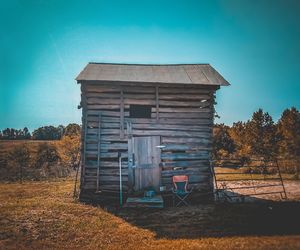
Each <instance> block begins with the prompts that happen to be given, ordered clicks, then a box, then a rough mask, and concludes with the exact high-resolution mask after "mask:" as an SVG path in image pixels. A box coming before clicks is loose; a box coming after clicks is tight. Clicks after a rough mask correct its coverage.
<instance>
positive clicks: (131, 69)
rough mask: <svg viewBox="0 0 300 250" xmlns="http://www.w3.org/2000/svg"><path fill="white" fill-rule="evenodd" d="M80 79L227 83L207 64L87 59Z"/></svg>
mask: <svg viewBox="0 0 300 250" xmlns="http://www.w3.org/2000/svg"><path fill="white" fill-rule="evenodd" d="M76 80H77V81H78V82H81V81H114V82H147V83H178V84H203V85H217V86H220V85H221V86H227V85H229V83H228V82H227V81H226V80H225V79H224V78H223V77H222V76H221V75H220V74H219V73H218V72H217V71H216V70H215V69H214V68H213V67H212V66H211V65H209V64H117V63H92V62H91V63H88V64H87V66H86V67H85V68H84V69H83V70H82V71H81V72H80V74H79V75H78V76H77V77H76Z"/></svg>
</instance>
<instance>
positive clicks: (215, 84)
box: [76, 79, 230, 87]
mask: <svg viewBox="0 0 300 250" xmlns="http://www.w3.org/2000/svg"><path fill="white" fill-rule="evenodd" d="M76 81H77V83H78V84H84V83H87V84H89V83H94V84H96V83H99V84H101V83H104V84H105V83H106V84H107V83H124V84H128V83H140V84H142V83H146V84H162V83H163V84H168V85H179V84H181V85H196V86H197V85H198V86H199V85H200V86H216V87H217V86H229V85H230V83H228V82H227V81H226V80H225V81H226V82H224V83H199V84H195V83H181V82H178V83H177V82H176V83H174V82H140V81H117V80H114V81H112V80H85V79H76Z"/></svg>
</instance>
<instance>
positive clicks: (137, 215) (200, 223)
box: [106, 198, 300, 239]
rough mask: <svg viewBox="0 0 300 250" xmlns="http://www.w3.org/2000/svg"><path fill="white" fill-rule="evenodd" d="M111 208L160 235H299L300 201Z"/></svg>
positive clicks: (115, 212)
mask: <svg viewBox="0 0 300 250" xmlns="http://www.w3.org/2000/svg"><path fill="white" fill-rule="evenodd" d="M106 208H107V210H108V211H110V212H111V213H113V214H114V215H115V216H118V217H120V218H122V219H124V220H125V221H127V222H128V223H130V224H132V225H134V226H137V227H139V228H143V229H148V230H151V231H153V232H155V233H156V236H157V238H170V239H183V238H184V239H188V238H189V239H193V238H203V237H223V236H246V235H247V236H263V235H264V236H271V235H300V202H288V201H282V202H280V201H277V202H270V201H267V200H263V199H257V198H255V199H252V202H245V203H206V204H198V205H193V206H190V207H178V208H174V207H167V208H164V209H150V208H148V209H145V208H143V209H142V208H134V209H133V208H122V209H113V208H112V207H106Z"/></svg>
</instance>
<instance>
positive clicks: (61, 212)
mask: <svg viewBox="0 0 300 250" xmlns="http://www.w3.org/2000/svg"><path fill="white" fill-rule="evenodd" d="M72 188H73V181H71V180H64V181H56V182H54V181H52V182H47V181H43V182H27V183H25V184H23V185H20V184H16V183H15V184H14V183H11V184H0V248H1V249H9V248H11V249H28V248H30V249H45V248H46V249H49V248H65V249H80V248H85V249H108V248H109V249H124V248H125V249H164V248H165V249H297V248H298V249H299V248H300V236H299V235H298V234H297V235H285V236H230V237H201V236H200V235H199V236H198V237H197V238H183V237H182V238H180V239H171V238H163V237H158V235H157V234H156V233H155V230H153V231H150V230H148V229H143V228H142V227H138V226H134V225H133V224H130V223H128V222H126V221H125V220H124V219H122V218H121V217H118V216H115V215H113V214H111V213H109V212H107V211H105V210H103V209H102V208H100V207H93V206H90V205H84V204H80V203H78V202H74V201H73V199H72ZM179 209H180V208H179ZM195 209H197V208H195ZM170 211H173V210H170ZM170 211H169V212H170Z"/></svg>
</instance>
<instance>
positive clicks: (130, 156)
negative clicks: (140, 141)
mask: <svg viewBox="0 0 300 250" xmlns="http://www.w3.org/2000/svg"><path fill="white" fill-rule="evenodd" d="M127 135H128V186H129V192H131V191H132V190H133V185H134V180H133V179H134V173H133V164H134V162H133V161H134V156H133V138H132V131H131V122H127Z"/></svg>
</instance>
